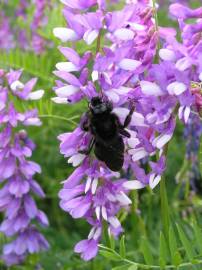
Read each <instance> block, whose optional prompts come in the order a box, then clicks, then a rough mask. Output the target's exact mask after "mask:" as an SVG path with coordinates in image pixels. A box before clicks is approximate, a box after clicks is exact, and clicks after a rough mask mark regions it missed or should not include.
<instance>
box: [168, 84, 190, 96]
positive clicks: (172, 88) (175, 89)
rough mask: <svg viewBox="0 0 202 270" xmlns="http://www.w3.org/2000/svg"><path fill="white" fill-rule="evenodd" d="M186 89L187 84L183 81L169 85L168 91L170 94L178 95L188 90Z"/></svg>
mask: <svg viewBox="0 0 202 270" xmlns="http://www.w3.org/2000/svg"><path fill="white" fill-rule="evenodd" d="M186 89H187V86H186V85H185V84H184V83H182V82H173V83H170V84H169V85H168V86H167V90H168V93H169V94H170V95H176V96H179V95H181V94H182V93H183V92H185V91H186Z"/></svg>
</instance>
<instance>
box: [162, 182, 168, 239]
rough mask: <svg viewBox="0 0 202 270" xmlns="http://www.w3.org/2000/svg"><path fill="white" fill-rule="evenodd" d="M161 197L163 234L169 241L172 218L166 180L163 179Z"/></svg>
mask: <svg viewBox="0 0 202 270" xmlns="http://www.w3.org/2000/svg"><path fill="white" fill-rule="evenodd" d="M160 197H161V219H162V225H163V232H164V236H165V238H166V240H167V241H168V240H169V226H170V217H169V207H168V198H167V192H166V184H165V179H164V178H163V179H161V182H160Z"/></svg>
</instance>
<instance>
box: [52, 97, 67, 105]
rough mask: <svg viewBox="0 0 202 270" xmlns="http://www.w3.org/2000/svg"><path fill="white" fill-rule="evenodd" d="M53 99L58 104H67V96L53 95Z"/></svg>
mask: <svg viewBox="0 0 202 270" xmlns="http://www.w3.org/2000/svg"><path fill="white" fill-rule="evenodd" d="M51 100H52V101H53V102H55V103H57V104H67V103H68V101H67V98H61V97H53V98H51Z"/></svg>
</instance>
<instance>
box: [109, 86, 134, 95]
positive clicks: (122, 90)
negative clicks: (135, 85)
mask: <svg viewBox="0 0 202 270" xmlns="http://www.w3.org/2000/svg"><path fill="white" fill-rule="evenodd" d="M112 90H113V91H114V92H116V93H117V94H119V95H124V94H128V92H130V91H131V88H130V87H125V86H121V87H119V88H113V89H112Z"/></svg>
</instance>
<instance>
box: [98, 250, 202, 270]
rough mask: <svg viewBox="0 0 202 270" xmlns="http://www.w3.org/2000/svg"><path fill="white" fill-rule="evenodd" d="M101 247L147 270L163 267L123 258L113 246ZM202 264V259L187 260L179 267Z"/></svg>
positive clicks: (171, 267) (121, 259)
mask: <svg viewBox="0 0 202 270" xmlns="http://www.w3.org/2000/svg"><path fill="white" fill-rule="evenodd" d="M98 246H99V247H100V248H102V249H104V250H108V251H110V252H112V253H114V254H116V255H117V256H120V261H121V262H125V263H127V264H131V265H136V266H137V267H138V269H139V268H140V269H147V270H151V269H162V268H161V267H160V266H159V265H146V264H143V263H137V262H134V261H131V260H129V259H125V258H122V257H121V255H120V254H119V253H117V252H116V251H114V250H112V249H111V248H108V247H105V246H103V245H98ZM201 264H202V260H197V259H195V260H193V262H185V263H181V264H179V265H178V269H180V268H181V267H186V266H193V265H201ZM164 269H168V270H169V269H176V266H175V265H166V266H165V267H164Z"/></svg>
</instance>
